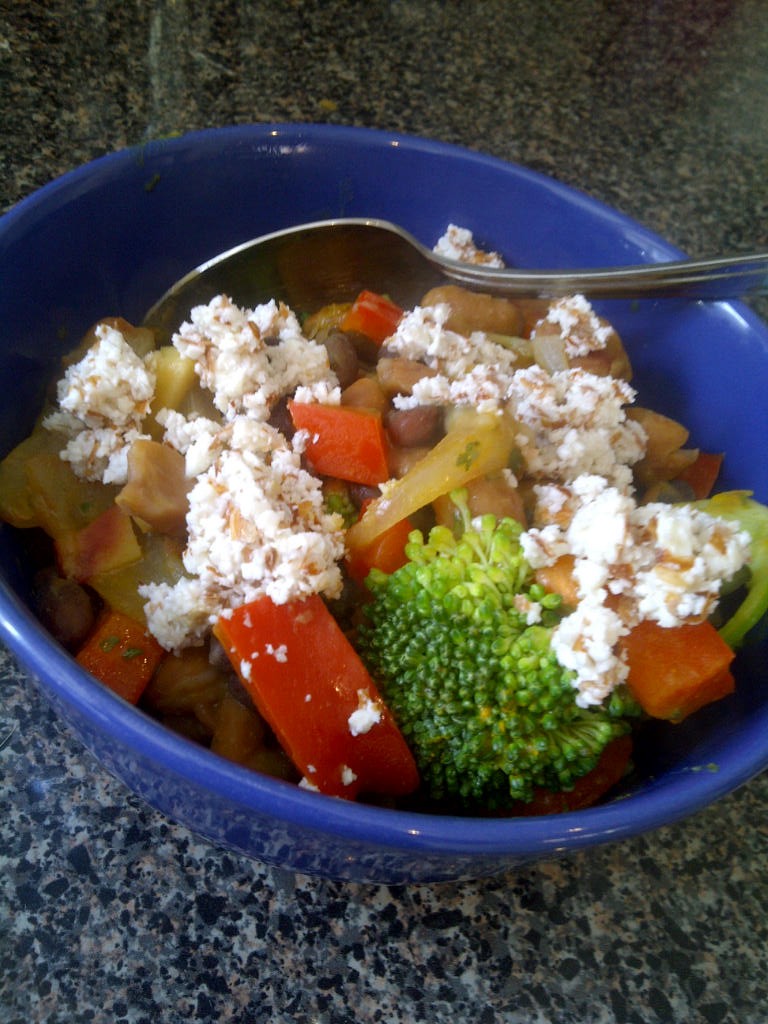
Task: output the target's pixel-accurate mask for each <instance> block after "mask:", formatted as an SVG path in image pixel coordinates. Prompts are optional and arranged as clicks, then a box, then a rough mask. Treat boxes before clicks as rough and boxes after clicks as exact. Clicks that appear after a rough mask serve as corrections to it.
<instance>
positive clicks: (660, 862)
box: [0, 0, 768, 1024]
mask: <svg viewBox="0 0 768 1024" xmlns="http://www.w3.org/2000/svg"><path fill="white" fill-rule="evenodd" d="M767 97H768V6H766V4H765V3H763V2H762V0H700V2H697V3H693V2H690V0H680V2H672V0H653V2H648V3H635V2H628V0H605V2H596V0H594V2H593V0H576V2H573V3H556V2H553V0H530V2H528V0H518V2H504V0H500V2H491V0H480V2H478V3H462V2H459V0H444V2H437V0H409V2H406V0H391V2H383V0H369V2H366V3H363V2H360V3H334V4H331V3H328V4H326V3H323V2H313V3H310V2H302V0H292V2H288V3H284V4H280V3H258V2H255V3H250V2H245V0H243V2H240V3H235V2H211V3H203V2H199V0H165V2H158V3H148V2H141V0H127V2H117V0H107V2H97V0H83V2H80V3H76V4H75V3H66V2H64V0H49V2H47V3H17V2H15V0H0V119H1V123H2V126H3V130H2V133H0V209H4V208H7V207H8V206H9V205H11V204H12V203H13V202H15V201H16V200H18V199H20V198H21V197H22V196H24V195H26V194H27V193H29V192H30V191H31V190H33V189H34V188H36V187H38V186H40V185H42V184H44V183H45V182H46V181H48V180H50V179H51V178H52V177H54V176H55V175H57V174H59V173H62V172H64V171H66V170H68V169H69V168H71V167H73V166H75V165H77V164H78V163H80V162H82V161H84V160H87V159H89V158H91V157H93V156H96V155H99V154H101V153H104V152H106V151H109V150H112V149H116V148H120V147H122V146H125V145H128V144H133V143H136V142H141V141H143V140H145V139H148V138H153V137H156V136H158V135H162V134H166V133H172V132H177V131H183V130H188V129H192V128H198V127H204V126H209V125H219V124H229V123H235V122H247V121H254V120H304V121H330V122H334V123H343V124H359V125H368V126H373V127H381V128H391V129H398V130H403V131H407V132H412V133H415V134H423V135H428V136H431V137H434V138H439V139H443V140H446V141H453V142H459V143H463V144H466V145H470V146H473V147H476V148H480V149H483V150H486V151H488V152H491V153H494V154H495V155H498V156H501V157H505V158H508V159H512V160H515V161H518V162H520V163H523V164H526V165H528V166H530V167H533V168H535V169H537V170H540V171H544V172H545V173H549V174H552V175H554V176H556V177H558V178H559V179H560V180H562V181H564V182H567V183H569V184H573V185H576V186H578V187H580V188H582V189H585V190H586V191H588V192H590V193H592V194H593V195H595V196H597V197H599V198H601V199H604V200H605V201H607V202H609V203H611V204H613V205H615V206H618V207H619V208H620V209H621V210H623V211H624V212H626V213H628V214H631V215H633V216H635V217H637V218H638V219H640V220H642V221H644V222H645V223H646V224H648V225H649V226H651V227H652V228H654V229H655V230H657V231H659V232H661V233H663V234H665V235H666V236H668V237H669V238H670V239H671V240H672V241H673V242H675V243H676V244H677V245H679V246H681V247H682V248H684V249H686V250H688V251H690V252H691V253H695V254H704V253H709V252H714V251H717V250H720V249H726V248H731V247H736V246H740V245H741V246H749V245H754V246H761V247H763V248H765V247H766V246H767V245H768V216H767V215H766V214H767V213H768V187H767V186H766V180H768V173H767V172H768V99H767ZM0 673H1V675H0V681H1V683H2V703H1V704H0V743H3V746H2V750H0V867H1V870H0V893H1V896H0V900H1V901H2V902H0V1021H2V1024H16V1022H19V1024H21V1022H24V1024H28V1022H43V1021H45V1022H51V1024H58V1022H81V1021H94V1022H104V1024H107V1022H109V1024H112V1022H119V1021H126V1022H128V1021H130V1022H149V1021H152V1022H156V1021H163V1022H174V1021H181V1020H184V1019H188V1018H190V1017H193V1016H194V1017H196V1018H197V1019H199V1020H204V1021H214V1020H215V1021H224V1020H227V1021H229V1020H231V1021H237V1022H244V1024H251V1022H261V1021H299V1022H304V1021H306V1022H310V1021H312V1022H329V1024H331V1022H333V1024H342V1022H343V1024H346V1022H350V1024H351V1022H353V1021H354V1022H357V1021H383V1022H393V1024H397V1022H400V1021H403V1022H405V1021H408V1022H411V1021H434V1022H439V1021H453V1022H457V1021H473V1022H474V1021H477V1022H481V1024H491V1022H493V1021H508V1022H512V1024H582V1022H590V1024H603V1022H613V1021H617V1022H625V1021H626V1022H667V1021H681V1022H687V1024H699V1022H701V1024H719V1022H728V1024H731V1022H733V1024H761V1022H764V1021H766V1020H768V966H767V964H768V956H767V955H766V954H768V924H766V910H767V909H768V872H767V871H766V863H767V861H768V777H765V776H764V777H762V778H761V779H758V780H755V781H753V782H752V783H750V784H749V785H748V786H746V787H745V788H744V789H742V790H741V791H740V792H738V793H736V794H734V795H733V796H731V797H729V798H727V799H725V800H723V801H721V802H720V803H719V804H718V805H717V806H715V807H712V808H710V809H709V810H706V811H704V812H702V813H700V814H699V815H697V816H696V817H695V818H694V819H692V820H690V821H688V822H686V823H683V824H681V825H676V826H673V827H670V828H668V829H665V830H663V831H661V832H659V833H656V834H654V835H650V836H645V837H641V838H638V839H635V840H632V841H629V842H626V843H624V844H622V845H621V846H617V847H612V848H604V849H601V850H598V851H595V852H590V853H585V854H581V855H577V856H575V857H574V858H572V859H569V860H565V861H556V862H552V863H546V864H541V865H538V866H536V867H531V868H527V869H524V870H518V871H513V872H510V873H509V874H508V875H506V876H503V877H501V878H498V879H494V880H492V881H483V882H477V883H464V884H461V885H443V886H422V887H419V888H412V889H409V888H396V889H388V888H385V887H376V886H359V885H343V884H339V883H334V882H324V881H322V880H317V879H311V878H307V877H303V876H294V875H292V874H288V873H285V872H281V871H279V870H275V869H268V868H264V867H262V866H260V865H259V864H256V863H252V862H250V861H247V860H245V859H241V858H238V857H236V856H234V855H232V854H229V853H226V852H222V851H220V850H218V849H215V848H212V847H211V846H209V845H208V844H206V843H203V842H199V841H197V840H196V839H195V838H194V837H193V836H192V835H191V834H190V833H188V832H187V831H186V830H184V829H182V828H180V827H177V826H176V825H174V824H172V823H170V822H169V821H167V820H165V819H164V818H162V817H161V816H160V815H158V814H156V813H155V812H153V811H152V810H150V809H148V808H147V807H146V806H144V805H143V804H141V803H140V802H139V801H138V800H136V799H135V798H134V797H133V796H131V795H130V794H128V793H127V792H126V791H125V789H124V788H123V787H122V785H120V784H119V783H117V782H115V781H114V780H113V779H112V778H111V777H110V776H108V775H107V774H106V773H105V772H103V771H102V769H100V768H99V767H98V766H97V765H96V764H95V763H94V762H93V761H92V759H91V757H90V755H88V754H87V753H85V752H84V751H83V750H82V749H81V748H80V746H79V745H78V743H77V742H76V741H75V740H74V739H72V737H71V736H70V735H69V734H68V732H67V731H66V729H65V727H64V726H63V725H61V724H59V722H58V721H57V720H56V719H55V717H54V716H53V714H52V713H51V712H50V711H49V710H48V709H47V707H46V706H45V705H44V704H43V703H42V702H41V700H40V699H39V697H38V696H37V694H36V693H35V691H33V690H30V688H29V686H28V685H26V684H25V681H24V679H23V676H21V675H20V674H19V673H18V672H17V671H16V669H15V668H14V666H13V664H12V662H11V661H10V659H9V658H8V657H7V656H3V657H2V659H1V660H0Z"/></svg>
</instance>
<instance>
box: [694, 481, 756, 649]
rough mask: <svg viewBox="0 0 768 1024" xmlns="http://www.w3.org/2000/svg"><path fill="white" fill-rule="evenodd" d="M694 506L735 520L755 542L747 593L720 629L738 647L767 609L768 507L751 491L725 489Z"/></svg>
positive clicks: (731, 645)
mask: <svg viewBox="0 0 768 1024" xmlns="http://www.w3.org/2000/svg"><path fill="white" fill-rule="evenodd" d="M693 506H694V507H695V508H699V509H701V510H702V511H704V512H708V513H709V515H711V516H717V517H718V518H720V519H728V520H730V521H731V522H735V523H736V524H737V525H738V526H739V527H740V528H741V529H742V530H746V531H747V533H748V534H749V535H750V538H751V541H752V543H751V546H750V550H751V557H750V560H749V575H748V579H747V581H746V583H745V586H746V591H747V593H746V596H745V597H744V600H743V601H742V602H741V604H740V605H739V606H738V607H737V608H736V610H735V612H734V613H733V614H732V615H731V617H730V618H729V619H728V621H727V622H725V623H724V625H723V626H721V628H720V635H721V636H722V638H723V639H724V640H725V642H726V643H727V644H728V645H729V646H730V647H739V646H740V645H741V644H742V643H743V642H744V638H745V637H746V635H747V633H748V632H749V631H750V630H751V629H752V628H753V627H754V626H756V625H757V623H758V622H759V621H760V620H761V619H762V618H763V616H764V615H765V613H766V611H768V508H766V506H765V505H761V504H760V503H759V502H757V501H754V500H753V499H752V498H751V497H750V492H749V491H724V492H723V493H722V494H715V495H713V496H712V497H711V498H707V499H705V500H704V501H696V502H693Z"/></svg>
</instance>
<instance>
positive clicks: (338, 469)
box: [288, 402, 390, 487]
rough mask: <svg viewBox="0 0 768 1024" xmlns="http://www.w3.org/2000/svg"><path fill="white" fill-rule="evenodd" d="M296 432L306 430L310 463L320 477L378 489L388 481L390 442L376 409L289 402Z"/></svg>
mask: <svg viewBox="0 0 768 1024" xmlns="http://www.w3.org/2000/svg"><path fill="white" fill-rule="evenodd" d="M288 409H289V411H290V414H291V419H292V420H293V424H294V426H295V427H296V429H297V430H306V431H307V433H308V434H309V440H308V441H307V446H306V448H305V450H304V454H305V455H306V458H307V461H308V462H309V463H310V464H311V466H312V467H313V469H314V470H315V472H316V473H319V474H320V476H332V477H337V479H339V480H349V481H350V482H352V483H357V484H366V485H368V486H369V487H376V486H377V485H378V484H380V483H382V482H383V481H384V480H388V479H389V475H390V474H389V463H388V461H387V439H386V435H385V433H384V424H383V422H382V418H381V413H380V412H379V411H378V410H377V409H366V408H359V407H357V406H348V405H321V404H319V403H317V402H289V403H288Z"/></svg>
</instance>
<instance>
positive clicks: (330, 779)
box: [214, 595, 419, 800]
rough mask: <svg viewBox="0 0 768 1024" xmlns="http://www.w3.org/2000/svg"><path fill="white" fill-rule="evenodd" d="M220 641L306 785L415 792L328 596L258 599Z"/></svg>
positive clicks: (343, 791) (333, 790)
mask: <svg viewBox="0 0 768 1024" xmlns="http://www.w3.org/2000/svg"><path fill="white" fill-rule="evenodd" d="M214 633H215V635H216V637H217V638H218V640H219V641H220V643H221V644H222V646H223V648H224V650H225V651H226V653H227V655H228V657H229V659H230V661H231V663H232V666H233V667H234V669H235V671H236V672H237V674H238V675H239V677H240V679H241V681H242V683H243V685H244V686H245V688H246V690H247V691H248V693H249V694H250V696H251V699H252V700H253V702H254V704H255V705H256V708H257V710H258V711H259V712H260V714H261V715H262V716H263V718H264V719H265V720H266V721H267V722H268V723H269V725H270V727H271V728H272V731H273V732H274V733H275V735H276V737H277V739H278V741H279V742H280V744H281V745H282V747H283V749H284V750H285V752H286V753H287V754H288V756H289V757H290V758H291V760H292V761H293V763H294V764H295V765H296V767H297V768H298V769H299V771H300V772H301V773H302V774H303V776H304V778H305V780H306V784H307V785H309V786H310V787H312V788H316V789H317V790H319V791H320V792H321V793H325V794H328V795H330V796H337V797H343V798H346V799H350V800H352V799H354V798H355V797H356V796H357V795H358V794H360V793H375V794H379V795H386V796H403V795H405V794H407V793H411V792H413V790H414V789H416V787H417V786H418V784H419V774H418V770H417V768H416V763H415V761H414V759H413V755H412V754H411V752H410V750H409V748H408V745H407V744H406V742H405V740H404V739H403V736H402V734H401V732H400V730H399V729H398V727H397V725H396V724H395V721H394V719H393V718H392V715H391V713H390V712H389V710H388V709H387V707H386V705H385V704H384V702H383V700H382V698H381V696H380V694H379V691H378V689H377V687H376V685H375V683H374V682H373V680H372V679H371V677H370V675H369V674H368V671H367V669H366V668H365V666H364V665H363V663H362V661H361V660H360V658H359V656H358V655H357V653H356V652H355V650H354V649H353V647H352V645H351V644H350V642H349V641H348V640H347V638H346V636H345V635H344V633H343V632H342V630H341V628H340V627H339V625H338V623H337V622H336V620H335V619H334V618H333V616H332V614H331V613H330V611H329V610H328V608H327V607H326V605H325V603H324V602H323V600H322V598H321V597H319V596H317V595H313V596H311V597H308V598H306V599H304V600H293V601H288V602H286V603H285V604H280V605H278V604H275V603H274V602H273V601H272V600H271V599H270V598H268V597H262V598H258V599H257V600H255V601H252V602H250V603H249V604H246V605H243V606H241V607H240V608H237V609H235V610H234V611H233V612H232V613H231V614H225V615H222V616H221V617H220V618H219V620H218V622H217V623H216V625H215V627H214Z"/></svg>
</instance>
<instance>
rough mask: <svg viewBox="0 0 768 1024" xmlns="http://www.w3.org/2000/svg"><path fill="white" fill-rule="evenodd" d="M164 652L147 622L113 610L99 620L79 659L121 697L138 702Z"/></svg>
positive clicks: (131, 701) (79, 654) (133, 702)
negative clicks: (150, 632)
mask: <svg viewBox="0 0 768 1024" xmlns="http://www.w3.org/2000/svg"><path fill="white" fill-rule="evenodd" d="M164 655H165V651H164V650H163V648H162V647H161V646H160V644H159V643H158V642H157V641H156V640H155V638H154V637H152V636H150V634H149V633H147V628H146V626H145V625H144V624H143V623H141V622H137V621H136V619H132V618H130V616H128V615H123V613H122V612H116V611H110V612H107V613H106V614H105V615H103V616H102V618H101V619H100V620H99V622H98V623H97V625H96V629H95V630H94V632H93V633H92V634H91V636H90V637H89V638H88V640H86V642H85V644H84V645H83V647H82V648H81V649H80V651H79V652H78V654H77V661H78V663H79V664H80V665H82V667H83V668H84V669H85V670H86V671H88V672H90V673H91V675H93V676H95V677H96V678H97V679H99V680H100V681H101V682H102V683H104V685H105V686H108V687H109V689H110V690H114V692H115V693H116V694H118V696H120V697H122V698H123V699H124V700H127V701H128V702H129V703H130V704H136V703H137V702H138V700H139V698H140V697H141V695H142V693H143V692H144V690H145V688H146V686H147V684H148V683H149V681H150V679H151V678H152V676H153V675H154V673H155V669H156V668H157V666H158V665H159V664H160V661H161V660H162V658H163V656H164Z"/></svg>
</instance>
